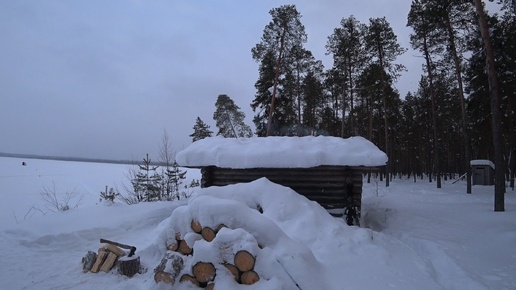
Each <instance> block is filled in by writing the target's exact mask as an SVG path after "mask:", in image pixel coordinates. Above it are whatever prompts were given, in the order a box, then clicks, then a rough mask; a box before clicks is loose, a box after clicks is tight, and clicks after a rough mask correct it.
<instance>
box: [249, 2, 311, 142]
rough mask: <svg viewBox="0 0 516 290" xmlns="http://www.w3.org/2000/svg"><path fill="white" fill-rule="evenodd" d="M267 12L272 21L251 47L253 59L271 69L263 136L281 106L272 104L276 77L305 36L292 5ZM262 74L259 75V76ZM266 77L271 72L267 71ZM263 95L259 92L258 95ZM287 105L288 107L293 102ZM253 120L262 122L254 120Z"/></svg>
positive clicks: (276, 91) (271, 133)
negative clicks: (257, 41)
mask: <svg viewBox="0 0 516 290" xmlns="http://www.w3.org/2000/svg"><path fill="white" fill-rule="evenodd" d="M269 14H270V15H271V16H272V21H271V22H270V23H269V24H267V25H266V26H265V29H264V31H263V35H262V40H261V42H260V43H258V44H256V46H255V47H254V48H253V49H252V50H251V52H252V55H253V59H254V60H255V61H257V62H260V63H261V65H263V64H264V60H266V62H267V65H269V66H271V68H272V71H273V79H272V80H268V81H267V83H272V86H270V87H267V88H266V89H267V90H269V89H270V88H272V92H271V95H270V104H268V105H267V106H268V112H265V113H266V114H267V121H266V122H267V123H266V124H267V130H266V135H267V136H270V135H273V128H274V127H273V120H274V114H275V113H276V106H277V105H278V108H279V109H280V110H281V109H282V108H281V107H280V106H279V105H284V104H277V103H276V102H277V95H278V92H279V85H280V79H281V77H282V76H284V75H285V74H286V72H287V71H288V70H287V69H286V68H288V67H289V66H290V63H289V62H290V61H292V57H291V56H292V55H293V54H294V53H295V50H296V49H299V48H300V47H301V48H302V47H303V43H305V42H306V39H307V37H306V33H305V28H304V26H303V25H302V24H301V20H300V19H301V15H300V14H299V12H297V10H296V6H295V5H283V6H281V7H279V8H274V9H272V10H270V11H269ZM271 61H272V63H271ZM263 76H264V75H262V74H261V75H260V78H262V77H263ZM267 76H272V75H269V74H267ZM261 82H262V83H264V82H265V80H263V79H261ZM263 96H264V94H263V91H262V92H261V93H260V95H259V96H258V97H263ZM264 101H265V100H264ZM267 101H268V100H267ZM253 103H254V104H255V105H254V106H255V107H257V106H262V107H264V106H265V105H264V104H257V102H253ZM287 105H290V106H292V105H293V104H287ZM283 109H285V108H283ZM259 119H263V116H260V117H259ZM257 122H262V121H261V120H257ZM255 123H256V122H255ZM281 126H282V124H279V125H276V128H281Z"/></svg>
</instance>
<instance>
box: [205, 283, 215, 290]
mask: <svg viewBox="0 0 516 290" xmlns="http://www.w3.org/2000/svg"><path fill="white" fill-rule="evenodd" d="M204 289H206V290H213V289H215V284H214V283H211V284H208V286H206V288H204Z"/></svg>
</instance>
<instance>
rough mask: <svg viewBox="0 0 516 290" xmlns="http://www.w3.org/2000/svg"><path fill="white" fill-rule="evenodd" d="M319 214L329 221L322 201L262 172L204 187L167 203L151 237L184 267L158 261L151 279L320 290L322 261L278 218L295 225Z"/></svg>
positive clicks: (320, 220)
mask: <svg viewBox="0 0 516 290" xmlns="http://www.w3.org/2000/svg"><path fill="white" fill-rule="evenodd" d="M326 219H332V220H333V218H332V217H331V216H330V215H329V214H328V213H327V211H325V210H324V208H322V207H320V206H319V205H317V204H315V203H312V202H310V201H308V200H307V199H306V198H304V197H302V196H300V195H299V194H297V193H296V192H294V191H292V190H291V189H289V188H286V187H283V186H280V185H277V184H274V183H272V182H270V181H268V180H266V179H261V180H257V181H254V182H251V183H249V184H235V185H231V186H224V187H210V188H203V189H202V190H201V191H200V192H198V193H197V194H196V195H195V196H194V197H192V198H191V199H190V200H189V201H188V204H186V205H182V206H179V207H177V208H175V209H174V211H173V212H172V214H171V216H170V218H169V219H168V224H163V225H162V232H161V235H160V238H159V240H158V241H157V242H158V245H161V246H160V247H161V249H162V250H163V255H164V256H165V257H167V256H177V257H180V258H181V259H182V261H183V264H182V265H183V269H182V270H181V271H179V272H177V271H174V270H173V269H172V267H171V266H165V267H162V268H161V269H157V270H155V280H156V281H157V282H159V283H169V284H174V283H185V284H186V285H188V286H190V287H199V288H205V289H210V287H215V288H220V289H236V288H240V287H245V286H244V285H248V284H249V285H251V284H253V283H254V285H253V287H254V288H256V287H259V288H260V289H299V288H300V289H327V288H328V287H326V284H327V282H326V276H325V273H324V267H323V266H322V264H321V263H320V262H319V261H318V260H317V258H316V257H315V256H314V254H313V253H312V251H311V250H310V248H309V247H308V246H307V245H306V244H305V243H304V242H303V239H302V238H301V237H297V236H296V235H293V236H291V235H289V234H287V232H288V233H290V234H291V231H290V230H291V229H290V228H287V227H283V226H284V223H283V221H285V220H295V221H297V224H298V225H300V226H301V225H304V224H324V222H325V220H326ZM167 263H168V264H171V262H167ZM160 273H161V274H160ZM163 275H164V276H167V277H174V276H175V275H177V276H176V277H175V278H174V279H168V280H167V279H160V278H158V277H160V276H163ZM167 281H168V282H167ZM190 284H192V285H190ZM186 285H185V286H186ZM239 285H240V286H239ZM171 286H172V285H171ZM172 287H173V286H172Z"/></svg>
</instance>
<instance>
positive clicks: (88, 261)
mask: <svg viewBox="0 0 516 290" xmlns="http://www.w3.org/2000/svg"><path fill="white" fill-rule="evenodd" d="M96 260H97V253H95V252H93V251H88V253H87V254H86V256H84V257H82V271H83V272H84V273H86V272H88V271H89V270H91V268H92V267H93V264H94V263H95V261H96Z"/></svg>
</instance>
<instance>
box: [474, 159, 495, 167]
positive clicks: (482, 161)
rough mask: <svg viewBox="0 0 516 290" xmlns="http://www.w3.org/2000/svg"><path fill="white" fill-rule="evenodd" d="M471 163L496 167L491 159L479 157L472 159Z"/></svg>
mask: <svg viewBox="0 0 516 290" xmlns="http://www.w3.org/2000/svg"><path fill="white" fill-rule="evenodd" d="M469 164H470V165H485V166H491V168H493V169H495V166H494V163H493V162H491V160H484V159H477V160H471V161H470V162H469Z"/></svg>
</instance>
